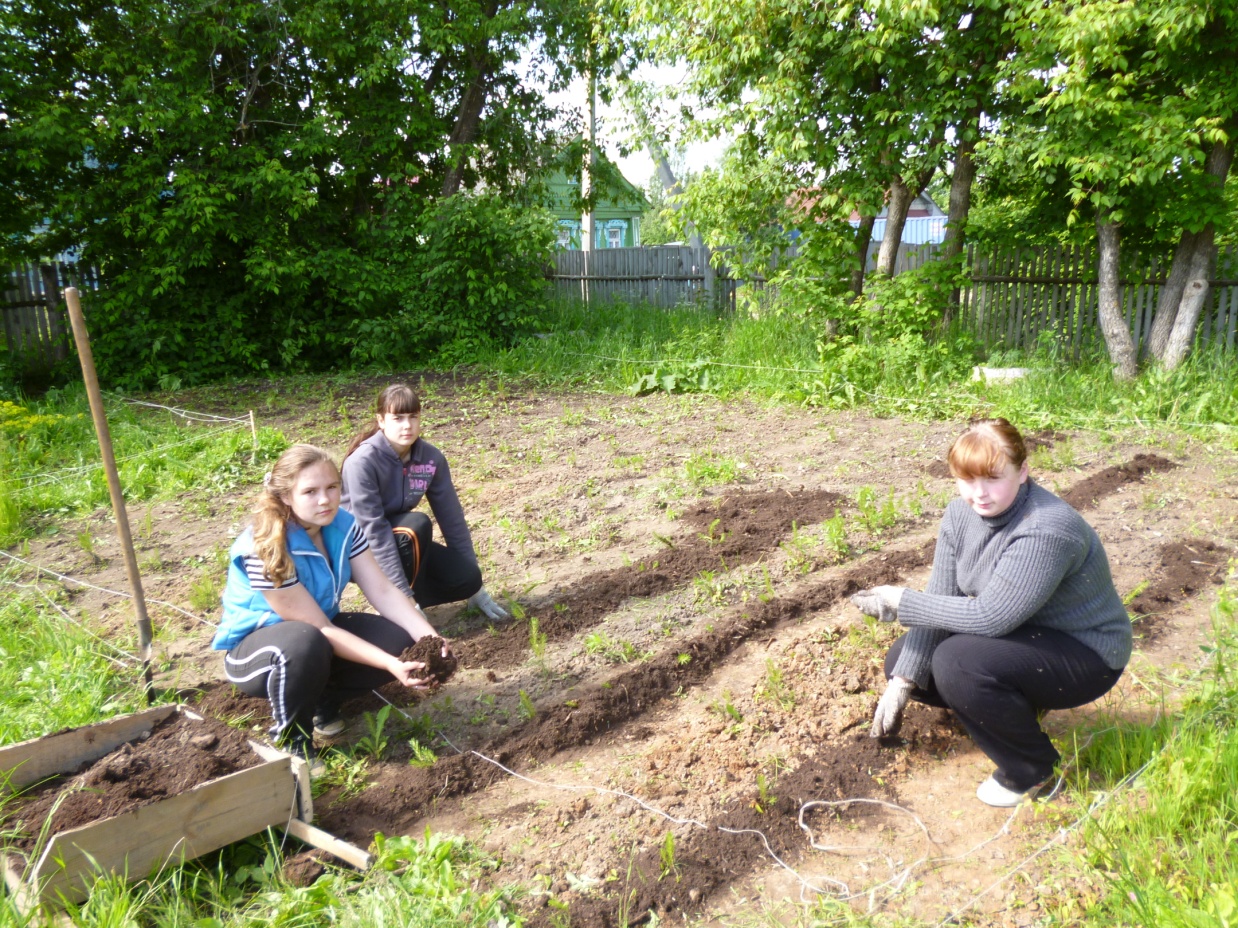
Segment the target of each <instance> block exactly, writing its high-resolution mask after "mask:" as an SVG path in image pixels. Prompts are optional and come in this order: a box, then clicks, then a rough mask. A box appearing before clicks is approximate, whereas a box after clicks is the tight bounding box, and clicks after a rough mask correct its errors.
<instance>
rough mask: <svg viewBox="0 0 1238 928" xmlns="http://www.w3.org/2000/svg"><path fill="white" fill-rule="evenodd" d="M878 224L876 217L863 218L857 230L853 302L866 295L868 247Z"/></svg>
mask: <svg viewBox="0 0 1238 928" xmlns="http://www.w3.org/2000/svg"><path fill="white" fill-rule="evenodd" d="M876 223H877V217H876V216H861V217H860V225H859V226H858V227H857V228H856V230H855V264H853V265H852V267H851V283H850V284H849V287H848V289H850V290H851V293H852V300H853V301H855V300H858V299H859V298H860V297H861V296H863V295H864V275H865V274H866V273H867V272H868V246H869V245H871V244H872V241H873V226H874V225H876Z"/></svg>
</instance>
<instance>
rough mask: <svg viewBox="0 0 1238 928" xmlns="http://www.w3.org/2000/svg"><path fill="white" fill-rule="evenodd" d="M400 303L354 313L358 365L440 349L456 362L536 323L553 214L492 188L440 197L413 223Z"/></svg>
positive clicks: (403, 360)
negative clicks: (375, 312) (418, 239)
mask: <svg viewBox="0 0 1238 928" xmlns="http://www.w3.org/2000/svg"><path fill="white" fill-rule="evenodd" d="M420 228H421V232H422V236H423V238H424V243H423V244H422V245H421V246H420V247H418V248H416V249H415V250H414V251H412V252H411V254H410V257H409V260H408V262H407V268H406V271H405V275H404V283H405V289H404V291H403V292H402V293H401V295H400V302H399V304H398V308H397V309H396V310H395V311H394V312H392V313H389V314H384V315H382V316H379V317H376V318H371V317H365V318H361V319H358V320H356V321H354V322H353V324H352V331H351V335H350V338H349V342H350V343H351V345H352V353H353V356H354V357H355V358H356V359H357V360H358V361H360V362H363V363H367V364H379V365H385V366H395V365H399V364H400V363H407V361H408V359H409V358H416V357H425V356H427V355H430V354H438V355H439V356H440V357H443V358H444V359H445V360H448V361H464V360H468V359H469V358H471V357H473V356H474V355H475V354H476V353H477V352H478V350H479V349H481V348H484V347H490V346H493V345H495V344H504V343H507V342H509V341H510V340H511V339H512V337H513V336H515V335H518V334H524V333H527V332H528V331H529V330H530V329H531V328H532V326H533V325H534V323H536V322H537V321H539V317H540V315H541V312H542V309H543V308H544V306H545V303H546V296H547V289H548V280H547V275H548V272H549V271H550V269H551V268H552V267H553V264H552V261H553V256H552V255H553V245H554V238H555V231H554V230H555V227H554V218H553V217H552V216H551V215H550V213H549V212H547V211H546V210H544V209H541V208H537V207H522V206H519V205H512V204H511V203H508V202H505V201H504V199H503V198H502V197H499V196H497V195H488V196H478V197H474V196H471V195H466V194H460V195H457V196H454V197H446V198H444V199H442V200H439V201H438V202H437V203H435V204H434V205H433V206H431V207H430V208H429V209H427V210H426V212H425V213H424V214H423V216H422V217H421V224H420Z"/></svg>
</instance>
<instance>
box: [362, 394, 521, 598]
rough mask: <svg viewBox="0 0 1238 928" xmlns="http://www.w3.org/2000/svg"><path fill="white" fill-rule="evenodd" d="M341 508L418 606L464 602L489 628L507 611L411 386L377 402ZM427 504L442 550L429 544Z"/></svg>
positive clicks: (430, 531) (435, 544) (385, 568)
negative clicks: (488, 584) (486, 576)
mask: <svg viewBox="0 0 1238 928" xmlns="http://www.w3.org/2000/svg"><path fill="white" fill-rule="evenodd" d="M342 473H343V481H344V488H343V498H342V500H341V505H342V506H343V508H344V509H346V510H347V511H348V512H350V513H352V514H353V516H354V517H356V519H357V522H358V523H359V524H360V526H361V528H362V530H363V531H364V532H365V537H366V539H367V540H368V541H369V543H370V548H371V549H372V550H373V551H374V556H375V557H376V558H377V559H378V563H379V565H380V566H381V567H382V569H383V572H384V573H385V574H386V575H387V576H388V577H389V578H390V579H391V582H392V583H394V584H395V585H396V587H397V588H399V589H400V590H401V591H403V593H404V594H405V595H406V596H409V597H411V598H412V599H414V600H415V601H416V602H417V603H418V604H419V605H421V606H423V607H424V606H436V605H438V604H440V603H451V602H457V601H459V600H462V599H467V600H468V604H469V605H470V606H472V607H473V608H475V609H478V610H480V611H481V612H482V613H483V614H484V615H485V616H486V617H487V618H489V619H491V620H492V621H503V620H505V619H507V618H508V617H509V616H508V614H507V612H506V611H505V610H504V609H503V607H502V606H500V605H499V604H498V603H497V602H495V601H494V599H493V598H492V597H491V596H490V594H489V593H487V592H486V589H485V587H484V586H482V577H481V568H480V567H479V566H478V563H477V555H476V553H475V552H474V550H473V539H472V536H471V535H470V534H469V527H468V524H467V523H466V522H465V521H464V508H463V507H462V506H461V505H460V497H459V495H458V494H457V493H456V488H455V486H454V485H453V484H452V482H451V469H450V468H449V467H448V466H447V459H446V458H445V457H443V453H442V452H441V451H439V450H438V449H437V448H435V447H434V446H433V445H431V444H430V443H429V442H428V441H426V440H425V439H423V438H422V437H421V398H420V397H419V396H418V395H417V394H416V393H415V392H413V390H412V388H411V387H409V386H407V385H406V384H392V385H390V386H389V387H387V388H386V389H384V390H383V391H382V392H381V393H380V394H379V395H378V403H377V405H376V407H375V424H374V425H373V426H371V427H370V428H369V429H367V430H365V431H363V432H362V433H361V434H359V435H358V436H357V437H356V438H354V439H353V441H352V444H351V445H350V446H349V448H348V453H347V455H346V456H345V458H344V467H343V472H342ZM423 497H424V498H425V499H426V500H427V501H429V503H430V511H431V512H433V513H434V518H435V520H436V521H437V522H438V528H439V532H440V533H441V534H442V536H443V541H444V542H445V544H439V543H437V542H435V541H433V539H432V533H433V526H432V524H431V522H430V518H429V517H428V516H427V515H425V513H421V512H414V511H413V510H415V509H416V508H417V506H418V504H419V503H420V502H421V500H422V498H423Z"/></svg>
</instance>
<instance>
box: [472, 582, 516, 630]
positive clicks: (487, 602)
mask: <svg viewBox="0 0 1238 928" xmlns="http://www.w3.org/2000/svg"><path fill="white" fill-rule="evenodd" d="M468 604H469V605H470V606H472V607H473V608H474V609H476V610H477V611H478V612H480V613H481V614H482V615H484V616H485V617H486V618H487V619H490V621H492V622H506V621H507V620H508V619H510V618H511V616H510V615H508V614H507V610H506V609H504V608H503V607H502V606H500V605H499V604H498V603H496V602H495V601H494V598H493V597H492V596H491V595H490V594H489V593H487V592H486V588H485V587H484V586H483V587H482V588H481V589H480V590H478V591H477V592H476V593H474V594H473V595H472V596H470V597H469V602H468Z"/></svg>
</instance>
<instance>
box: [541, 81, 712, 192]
mask: <svg viewBox="0 0 1238 928" xmlns="http://www.w3.org/2000/svg"><path fill="white" fill-rule="evenodd" d="M685 71H686V69H685V68H683V67H668V66H660V67H656V68H654V67H648V66H642V67H641V68H639V69H638V70H637V72H636V76H637V79H638V80H641V81H644V82H646V83H648V84H650V85H652V86H653V87H655V88H657V89H659V90H660V89H663V88H668V87H677V86H679V85H681V84H682V83H683V81H684V77H685ZM588 96H589V91H588V84H587V82H586V81H585V79H584V78H577V79H576V80H575V81H573V82H572V84H571V85H570V86H569V87H568V88H567V90H565V91H563V92H562V93H554V94H549V95H548V96H547V102H548V103H549V104H550V105H551V106H555V107H571V108H572V109H574V110H575V111H576V112H577V113H578V114H580V117H581V122H582V124H583V121H584V116H585V115H586V114H587V113H588V111H589V99H588ZM597 115H598V137H599V140H600V142H601V144H602V148H603V150H604V151H605V152H606V155H607V157H609V158H610V159H611V160H612V161H614V162H615V164H616V165H618V167H619V170H620V171H622V172H623V176H624V177H626V178H627V179H628V180H629V181H631V182H632V183H633V184H635V185H636V186H638V187H642V188H643V187H645V186H646V184H647V183H648V181H649V179H650V178H651V177H653V176H654V174H655V172H656V170H657V169H656V168H655V166H654V163H653V159H652V158H650V157H649V153H648V152H647V151H646V150H645V148H644V146H637V145H635V144H634V142H633V135H632V128H631V119H630V118H629V117H628V115H627V114H626V113H625V112H624V110H623V107H622V105H621V104H620V103H619V102H618V101H616V102H614V103H611V104H606V103H604V102H603V101H602V99H601V97H600V96H599V98H598V106H597ZM727 144H728V140H725V139H712V140H709V141H704V142H689V143H687V144H686V145H685V146H684V148H683V152H684V166H685V167H686V168H687V170H689V171H701V170H703V169H704V168H708V167H717V166H718V164H719V163H720V162H721V160H722V155H723V152H724V151H725V150H726V146H727ZM621 148H627V149H629V153H628V154H627V155H622V154H620V149H621ZM667 155H668V156H669V157H670V160H671V162H672V163H674V162H675V158H674V152H673V151H671V150H669V149H668V151H667Z"/></svg>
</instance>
